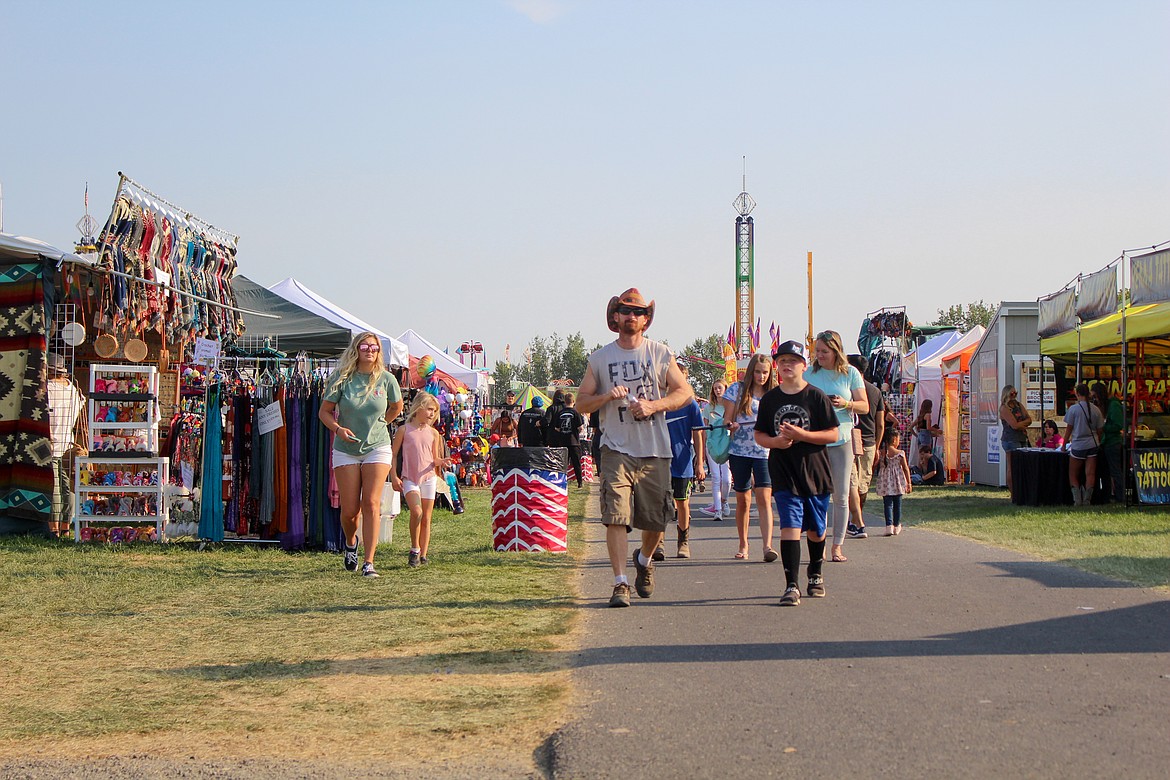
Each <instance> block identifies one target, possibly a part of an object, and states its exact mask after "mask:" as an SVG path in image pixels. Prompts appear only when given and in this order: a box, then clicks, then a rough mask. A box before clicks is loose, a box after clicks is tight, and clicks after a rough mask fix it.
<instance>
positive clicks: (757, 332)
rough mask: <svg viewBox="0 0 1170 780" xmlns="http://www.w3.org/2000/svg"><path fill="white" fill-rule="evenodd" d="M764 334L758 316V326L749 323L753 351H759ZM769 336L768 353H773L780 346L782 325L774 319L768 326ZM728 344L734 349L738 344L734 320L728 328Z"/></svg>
mask: <svg viewBox="0 0 1170 780" xmlns="http://www.w3.org/2000/svg"><path fill="white" fill-rule="evenodd" d="M762 334H763V326H762V324H761V322H760V318H759V317H757V318H756V326H755V327H754V328H753V327H752V326H751V325H750V324H749V325H748V336H750V338H751V344H752V352H759V351H760V340H761V338H762ZM768 337H769V341H770V343H769V349H768V354H773V353H775V352H776V350H777V349H779V348H780V326H779V325H777V324H776V321H775V320H772V324H771V325H770V326H768ZM727 345H728V346H729V347H731V348H732V349H733V350H734V349H735V348H736V346H737V345H736V341H735V323H734V322H733V323H731V327H730V328H728V329H727Z"/></svg>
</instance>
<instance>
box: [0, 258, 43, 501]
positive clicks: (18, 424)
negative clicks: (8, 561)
mask: <svg viewBox="0 0 1170 780" xmlns="http://www.w3.org/2000/svg"><path fill="white" fill-rule="evenodd" d="M54 270H55V269H54V266H53V262H52V261H51V260H36V261H33V262H28V263H5V264H2V265H0V515H8V516H9V517H14V518H21V519H25V520H33V521H37V522H43V523H48V521H49V514H50V511H51V510H52V506H53V446H52V442H51V441H50V439H49V403H48V400H47V397H46V395H45V348H46V346H47V344H46V338H45V332H46V324H47V323H46V318H45V301H46V298H45V296H46V290H45V283H46V279H47V280H48V282H49V284H50V285H51V284H52V279H53V273H54Z"/></svg>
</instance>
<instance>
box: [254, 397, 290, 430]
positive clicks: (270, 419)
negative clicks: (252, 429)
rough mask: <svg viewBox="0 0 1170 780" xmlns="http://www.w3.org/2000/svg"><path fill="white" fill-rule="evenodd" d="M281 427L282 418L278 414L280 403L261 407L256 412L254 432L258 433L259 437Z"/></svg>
mask: <svg viewBox="0 0 1170 780" xmlns="http://www.w3.org/2000/svg"><path fill="white" fill-rule="evenodd" d="M283 427H284V418H283V417H281V414H280V401H276V402H274V403H270V404H268V406H262V407H260V409H258V410H257V411H256V430H258V431H260V435H261V436H263V435H264V434H266V433H272V432H273V431H275V430H276V429H277V428H283Z"/></svg>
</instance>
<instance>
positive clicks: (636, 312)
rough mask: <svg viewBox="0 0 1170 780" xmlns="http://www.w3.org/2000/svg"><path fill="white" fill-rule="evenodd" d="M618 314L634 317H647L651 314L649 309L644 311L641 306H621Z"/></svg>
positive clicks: (618, 308)
mask: <svg viewBox="0 0 1170 780" xmlns="http://www.w3.org/2000/svg"><path fill="white" fill-rule="evenodd" d="M617 312H618V314H625V315H626V316H628V317H629V316H632V317H645V316H646V315H647V314H649V313H650V310H649V309H643V308H641V307H639V306H619V307H617Z"/></svg>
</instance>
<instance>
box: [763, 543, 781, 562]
mask: <svg viewBox="0 0 1170 780" xmlns="http://www.w3.org/2000/svg"><path fill="white" fill-rule="evenodd" d="M779 557H780V556H779V554H777V552H776V551H775V550H773V549H772V548H771V547H769V548H768V549H767V550H764V563H774V562H775V561H776V559H777V558H779Z"/></svg>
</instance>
